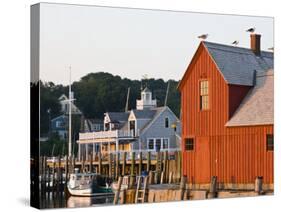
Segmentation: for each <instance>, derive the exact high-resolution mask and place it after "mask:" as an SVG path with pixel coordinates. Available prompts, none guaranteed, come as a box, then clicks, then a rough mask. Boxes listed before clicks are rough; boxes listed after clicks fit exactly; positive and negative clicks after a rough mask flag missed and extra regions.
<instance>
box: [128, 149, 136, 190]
mask: <svg viewBox="0 0 281 212" xmlns="http://www.w3.org/2000/svg"><path fill="white" fill-rule="evenodd" d="M131 154H132V158H131V176H130V185H129V187H130V188H132V187H133V186H134V184H135V162H136V161H135V155H136V153H135V152H132V153H131Z"/></svg>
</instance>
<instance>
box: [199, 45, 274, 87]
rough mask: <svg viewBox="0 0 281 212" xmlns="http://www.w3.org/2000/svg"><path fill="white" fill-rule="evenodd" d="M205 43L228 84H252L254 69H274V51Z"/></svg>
mask: <svg viewBox="0 0 281 212" xmlns="http://www.w3.org/2000/svg"><path fill="white" fill-rule="evenodd" d="M203 44H204V45H205V46H206V48H207V49H208V52H209V53H210V55H211V56H212V58H213V59H214V61H215V63H216V64H217V66H218V68H219V69H220V71H221V73H222V75H223V77H224V79H225V81H226V82H227V83H228V84H234V85H246V86H252V85H253V81H254V80H253V79H254V71H255V70H256V71H257V70H262V71H265V70H268V69H273V53H271V52H265V51H261V54H260V56H256V55H255V54H254V53H253V51H252V50H251V49H247V48H241V47H236V46H228V45H223V44H217V43H211V42H206V41H204V42H203Z"/></svg>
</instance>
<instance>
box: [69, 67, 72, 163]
mask: <svg viewBox="0 0 281 212" xmlns="http://www.w3.org/2000/svg"><path fill="white" fill-rule="evenodd" d="M68 87H69V93H68V98H69V99H68V157H69V158H71V153H72V151H71V148H72V145H71V101H72V95H71V66H70V67H69V86H68Z"/></svg>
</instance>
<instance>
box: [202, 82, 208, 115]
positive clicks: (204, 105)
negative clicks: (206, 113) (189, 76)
mask: <svg viewBox="0 0 281 212" xmlns="http://www.w3.org/2000/svg"><path fill="white" fill-rule="evenodd" d="M208 109H209V82H208V80H202V81H200V110H208Z"/></svg>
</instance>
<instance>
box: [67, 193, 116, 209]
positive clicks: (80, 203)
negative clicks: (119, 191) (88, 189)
mask: <svg viewBox="0 0 281 212" xmlns="http://www.w3.org/2000/svg"><path fill="white" fill-rule="evenodd" d="M112 203H113V196H110V197H74V196H71V197H69V198H68V199H67V207H68V208H76V207H87V206H97V205H111V204H112Z"/></svg>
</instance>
